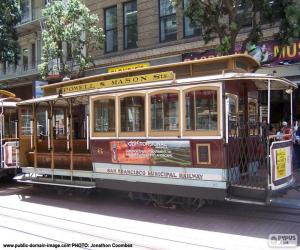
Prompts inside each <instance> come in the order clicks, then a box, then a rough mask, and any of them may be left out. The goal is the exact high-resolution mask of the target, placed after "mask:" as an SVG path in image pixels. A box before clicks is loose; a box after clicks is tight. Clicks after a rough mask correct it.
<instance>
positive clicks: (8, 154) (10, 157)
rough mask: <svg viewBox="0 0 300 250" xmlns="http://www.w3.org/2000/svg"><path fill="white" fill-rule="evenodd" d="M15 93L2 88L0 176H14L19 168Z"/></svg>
mask: <svg viewBox="0 0 300 250" xmlns="http://www.w3.org/2000/svg"><path fill="white" fill-rule="evenodd" d="M18 101H19V99H17V98H16V96H15V94H13V93H11V92H9V91H6V90H0V110H1V113H0V140H1V147H0V156H1V157H0V158H1V164H0V178H2V177H6V178H13V177H14V176H15V175H16V174H17V169H18V164H19V163H18V136H17V127H18V113H17V106H16V104H17V102H18Z"/></svg>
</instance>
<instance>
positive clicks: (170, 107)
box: [151, 93, 179, 131]
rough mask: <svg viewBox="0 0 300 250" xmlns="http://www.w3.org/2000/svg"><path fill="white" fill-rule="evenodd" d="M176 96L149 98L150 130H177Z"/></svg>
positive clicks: (153, 96) (166, 95)
mask: <svg viewBox="0 0 300 250" xmlns="http://www.w3.org/2000/svg"><path fill="white" fill-rule="evenodd" d="M178 127H179V124H178V94H176V93H164V94H157V95H152V96H151V129H152V130H158V131H167V130H178Z"/></svg>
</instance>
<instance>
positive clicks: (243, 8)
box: [237, 1, 252, 28]
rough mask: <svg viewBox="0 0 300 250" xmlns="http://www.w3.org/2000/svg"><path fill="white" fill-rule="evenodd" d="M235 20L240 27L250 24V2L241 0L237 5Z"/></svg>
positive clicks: (249, 25)
mask: <svg viewBox="0 0 300 250" xmlns="http://www.w3.org/2000/svg"><path fill="white" fill-rule="evenodd" d="M237 21H238V23H241V27H242V28H246V27H251V26H252V4H251V3H249V2H245V1H242V2H241V3H239V4H238V6H237Z"/></svg>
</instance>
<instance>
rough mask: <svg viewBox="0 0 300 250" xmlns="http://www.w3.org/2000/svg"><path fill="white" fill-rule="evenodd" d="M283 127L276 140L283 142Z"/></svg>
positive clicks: (280, 128) (277, 133)
mask: <svg viewBox="0 0 300 250" xmlns="http://www.w3.org/2000/svg"><path fill="white" fill-rule="evenodd" d="M283 135H284V134H283V126H280V127H279V129H278V131H277V132H276V140H277V141H281V140H282V139H283Z"/></svg>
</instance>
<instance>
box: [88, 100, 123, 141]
mask: <svg viewBox="0 0 300 250" xmlns="http://www.w3.org/2000/svg"><path fill="white" fill-rule="evenodd" d="M103 99H113V100H114V101H115V131H114V132H96V131H95V127H96V126H95V124H96V115H95V102H96V101H99V100H103ZM117 103H118V98H117V97H116V96H114V95H103V96H97V97H92V98H91V108H90V110H91V113H90V116H91V118H90V121H91V132H92V136H93V137H117V130H118V128H117V124H118V123H117V121H118V120H117V119H118V113H117V111H118V110H117V106H118V104H117Z"/></svg>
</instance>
